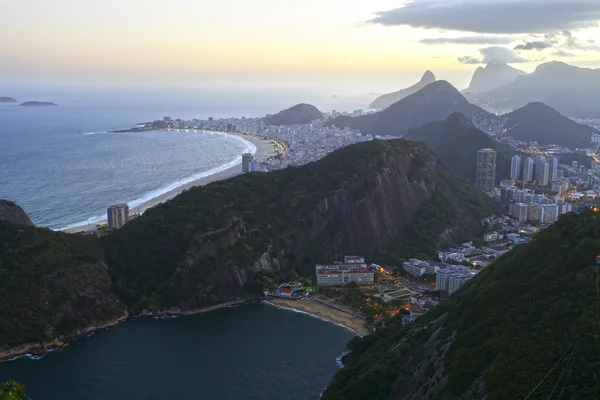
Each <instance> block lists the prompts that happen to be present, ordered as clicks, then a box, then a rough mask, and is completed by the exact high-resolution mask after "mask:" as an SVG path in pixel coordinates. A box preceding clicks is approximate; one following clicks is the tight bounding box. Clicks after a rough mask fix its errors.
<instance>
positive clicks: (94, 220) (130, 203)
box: [56, 131, 257, 231]
mask: <svg viewBox="0 0 600 400" xmlns="http://www.w3.org/2000/svg"><path fill="white" fill-rule="evenodd" d="M198 132H203V131H198ZM96 133H99V132H96ZM104 133H106V132H104ZM210 133H211V134H214V135H217V136H225V137H228V138H230V139H234V140H236V141H238V142H241V143H243V144H245V145H246V148H245V149H244V153H250V154H256V151H257V148H256V146H255V145H254V143H252V142H249V141H247V140H246V139H244V138H242V137H240V136H237V135H229V134H227V133H222V132H210ZM88 134H94V132H91V133H88ZM84 135H86V134H85V133H84ZM241 163H242V156H241V155H240V156H238V157H236V158H234V159H233V160H231V161H229V162H228V163H226V164H223V165H220V166H218V167H216V168H213V169H210V170H208V171H204V172H200V173H198V174H195V175H192V176H189V177H187V178H184V179H181V180H179V181H176V182H174V183H171V184H170V185H168V186H164V187H161V188H159V189H156V190H153V191H150V192H148V193H146V194H145V195H143V196H142V197H139V198H137V199H135V200H132V201H128V202H127V205H128V206H129V208H130V209H131V208H135V207H138V206H139V205H141V204H144V203H146V202H148V201H150V200H152V199H155V198H156V197H159V196H162V195H164V194H166V193H169V192H171V191H173V190H176V189H178V188H180V187H182V186H185V185H187V184H188V183H191V182H194V181H196V180H198V179H202V178H206V177H208V176H210V175H214V174H217V173H219V172H221V171H225V170H227V169H229V168H232V167H235V166H236V165H239V164H241ZM105 219H106V216H104V215H102V216H98V215H95V216H93V217H90V218H88V219H87V220H85V221H83V222H76V223H74V224H70V225H67V226H65V227H62V228H58V229H56V230H57V231H65V230H68V229H73V228H77V227H80V226H85V225H88V224H94V223H98V222H101V221H104V220H105Z"/></svg>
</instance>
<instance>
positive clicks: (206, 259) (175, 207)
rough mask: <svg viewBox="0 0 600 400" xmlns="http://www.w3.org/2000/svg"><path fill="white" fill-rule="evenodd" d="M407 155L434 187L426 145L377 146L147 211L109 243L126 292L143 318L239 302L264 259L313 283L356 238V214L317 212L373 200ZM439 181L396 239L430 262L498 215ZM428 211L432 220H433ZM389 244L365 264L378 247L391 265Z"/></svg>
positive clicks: (218, 186)
mask: <svg viewBox="0 0 600 400" xmlns="http://www.w3.org/2000/svg"><path fill="white" fill-rule="evenodd" d="M402 154H405V155H407V156H409V157H412V159H413V166H412V167H411V171H410V174H409V178H412V179H414V180H415V182H419V181H420V180H421V179H432V177H431V176H429V175H427V176H425V173H426V172H427V171H428V170H427V168H430V166H429V165H428V164H427V163H429V164H431V163H432V162H434V161H433V160H434V158H433V157H432V155H431V153H430V151H429V150H428V149H426V148H425V147H424V146H422V145H419V144H417V143H414V142H407V141H402V140H399V141H375V142H370V143H363V144H359V145H355V146H350V147H348V148H346V149H343V150H340V151H337V152H335V153H333V154H331V155H330V156H328V157H326V158H325V159H323V160H321V161H319V162H316V163H312V164H309V165H307V166H304V167H301V168H288V169H286V170H283V171H279V172H276V173H271V174H246V175H243V176H238V177H236V178H234V179H230V180H227V181H223V182H217V183H214V184H211V185H208V186H206V187H197V188H193V189H191V190H189V191H187V192H186V193H183V194H182V195H180V196H178V197H177V198H175V199H173V200H171V201H169V202H167V203H166V204H164V205H162V206H159V207H156V208H154V209H151V210H148V211H147V212H146V213H145V214H144V217H143V218H140V219H138V220H135V221H134V222H132V223H131V224H129V225H127V226H126V227H125V228H123V229H121V230H120V231H118V232H114V233H113V234H111V235H109V236H108V237H107V238H106V240H105V243H106V247H107V249H108V250H107V253H108V257H109V262H110V264H111V267H112V271H113V275H114V278H115V282H116V286H117V290H118V293H119V294H120V295H121V297H122V298H124V299H125V300H126V302H127V304H128V305H129V306H131V307H134V308H135V309H156V308H164V307H175V306H184V307H188V308H189V307H198V306H205V305H210V304H214V303H217V302H221V301H227V300H232V299H235V297H237V296H238V295H239V293H238V289H239V288H238V286H237V285H236V284H235V281H236V279H237V276H238V275H239V270H240V268H244V267H247V266H252V265H253V264H254V263H255V261H256V260H258V259H259V258H261V256H263V255H265V254H267V255H268V257H270V258H274V259H277V260H278V262H280V266H281V267H282V268H284V269H286V270H290V269H293V270H296V271H297V272H299V273H301V274H306V275H311V274H312V269H313V265H314V264H315V263H316V262H319V261H333V260H334V259H336V258H338V257H340V256H341V255H342V254H340V252H341V251H343V250H342V249H341V248H340V247H339V246H340V239H339V235H340V232H344V230H348V229H354V228H352V226H353V224H355V223H356V221H352V218H354V217H353V216H352V215H351V214H348V215H346V218H347V220H338V217H335V216H334V215H329V214H328V213H331V212H333V211H328V212H325V211H324V210H321V211H316V210H319V209H320V208H319V206H318V204H319V203H323V201H324V199H328V198H329V199H330V200H329V201H334V200H333V197H332V196H335V195H336V193H339V194H340V195H342V194H343V197H344V199H345V200H344V201H345V202H347V203H348V204H349V205H347V206H345V207H348V210H351V209H352V207H353V206H352V204H355V203H356V202H361V200H362V199H364V198H365V197H366V196H369V195H372V194H373V189H374V188H375V187H376V182H377V175H378V174H380V173H381V172H382V171H383V169H384V167H385V166H386V165H388V163H389V160H390V158H397V157H399V156H400V155H402ZM420 160H421V161H420ZM420 162H422V163H423V165H420V164H419V163H420ZM426 164H427V165H426ZM434 164H435V162H434ZM428 173H430V172H428ZM435 174H436V176H435V179H436V180H438V179H439V180H440V181H441V190H440V192H439V193H438V192H437V191H436V192H435V194H434V197H433V198H432V199H433V200H434V206H429V205H428V206H426V207H427V208H425V209H424V210H425V211H424V212H423V213H421V217H420V218H419V219H418V220H417V222H416V224H415V225H414V226H412V228H411V229H412V231H411V234H407V235H402V232H401V231H399V232H398V233H399V235H398V237H405V238H406V243H405V244H403V245H402V251H403V254H405V253H407V252H409V251H415V250H416V248H418V249H419V251H421V252H427V253H429V254H431V253H432V252H433V251H434V250H435V246H437V245H438V239H439V234H441V233H442V232H443V231H444V229H446V228H448V227H450V226H453V222H457V223H458V222H459V220H460V218H466V219H467V223H464V224H463V226H461V229H459V230H458V233H457V236H465V233H473V231H474V230H475V231H476V230H478V229H480V226H479V223H478V221H479V218H481V217H483V216H484V215H488V214H489V213H490V212H491V211H493V207H491V206H489V205H490V203H491V202H490V201H489V200H487V199H485V198H483V197H482V195H480V194H479V193H478V192H477V191H475V190H474V189H473V188H472V187H470V186H469V185H468V184H467V183H466V182H463V181H462V180H461V179H460V178H458V177H456V176H454V175H452V174H449V173H447V172H445V171H442V170H438V169H436V171H435ZM421 175H423V176H421ZM413 185H416V183H414V184H413ZM446 200H448V201H447V202H446ZM323 204H327V202H325V203H323ZM315 207H316V208H315ZM339 207H344V205H340V206H339ZM432 209H435V211H433V210H432ZM426 210H430V211H431V213H430V214H429V215H426V214H425V213H426V212H427V211H426ZM315 212H317V215H315ZM323 212H325V214H323ZM348 212H351V211H348ZM431 218H435V220H434V221H431ZM398 223H400V221H399V222H398ZM324 224H325V225H326V226H324ZM425 225H427V226H425ZM420 229H422V231H419V230H420ZM357 235H358V236H359V237H360V235H361V233H360V232H359V233H358V234H357ZM389 239H392V238H389ZM457 239H462V237H460V238H459V237H457ZM369 240H372V238H369V237H366V238H364V241H365V242H367V241H369ZM354 243H355V244H356V246H358V243H357V242H354ZM388 243H389V241H387V242H381V243H374V244H373V246H372V247H367V248H365V250H364V251H365V252H366V254H365V255H367V256H369V255H376V254H378V252H377V251H376V249H377V248H378V249H381V250H382V251H381V252H380V253H384V254H385V256H386V257H387V258H388V259H389V258H393V257H395V255H394V254H393V253H391V252H389V251H385V247H386V246H387V244H388ZM413 246H414V247H413ZM363 247H364V246H363ZM353 248H354V247H353ZM345 250H346V251H351V249H345ZM370 253H371V254H370ZM198 260H200V261H198Z"/></svg>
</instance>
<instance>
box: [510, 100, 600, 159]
mask: <svg viewBox="0 0 600 400" xmlns="http://www.w3.org/2000/svg"><path fill="white" fill-rule="evenodd" d="M503 118H506V124H505V128H506V130H507V134H508V136H510V137H512V138H514V139H516V140H520V141H523V142H528V141H531V140H535V141H537V142H538V143H540V144H546V145H547V144H558V145H560V146H566V147H569V148H571V149H576V148H581V147H584V146H587V145H588V144H589V143H590V139H591V137H592V135H593V134H600V131H598V130H597V129H594V128H592V127H591V126H587V125H582V124H578V123H577V122H575V121H573V120H572V119H570V118H567V117H565V116H564V115H561V114H560V113H559V112H558V111H556V110H555V109H553V108H552V107H548V106H547V105H545V104H544V103H529V104H527V105H526V106H525V107H522V108H519V109H518V110H515V111H513V112H511V113H508V114H506V115H504V116H503Z"/></svg>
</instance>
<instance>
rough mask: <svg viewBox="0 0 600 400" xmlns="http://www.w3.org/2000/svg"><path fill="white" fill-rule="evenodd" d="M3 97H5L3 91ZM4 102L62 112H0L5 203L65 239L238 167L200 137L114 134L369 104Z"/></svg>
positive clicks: (235, 144)
mask: <svg viewBox="0 0 600 400" xmlns="http://www.w3.org/2000/svg"><path fill="white" fill-rule="evenodd" d="M3 90H6V89H3ZM0 95H6V96H12V97H15V98H17V99H18V100H20V101H28V100H41V101H52V102H55V103H57V104H59V105H58V106H57V107H37V108H27V107H18V106H16V105H13V104H0V199H7V200H13V201H15V202H16V203H17V204H19V205H20V206H22V207H23V208H24V209H25V211H26V212H27V214H28V215H29V216H30V218H31V219H32V221H33V222H34V223H35V224H36V225H38V226H44V227H49V228H52V229H64V228H68V227H72V226H77V225H81V224H83V223H89V222H95V221H99V220H101V219H103V218H105V213H106V207H107V206H109V205H111V204H116V203H128V204H129V205H130V207H133V206H135V205H139V204H140V203H142V202H144V201H147V200H150V199H152V198H153V197H156V196H159V195H160V194H163V193H165V192H168V191H170V190H171V189H174V188H176V187H178V186H180V185H182V184H184V183H186V182H189V181H190V180H193V179H195V178H198V177H200V176H203V175H207V174H210V173H213V172H216V171H218V170H220V169H224V168H225V167H226V166H228V165H232V164H235V163H237V162H239V161H240V160H241V155H242V153H244V152H246V151H248V150H249V147H248V146H249V144H248V143H247V142H244V141H241V140H240V139H239V138H236V137H232V136H227V135H219V134H206V133H194V132H187V133H185V132H179V133H175V132H166V131H164V132H141V133H109V131H113V130H117V129H122V128H130V127H133V126H135V125H136V124H138V123H143V122H147V121H153V120H156V119H162V118H163V117H164V116H170V117H172V118H183V119H192V118H200V119H206V118H208V117H213V118H222V117H241V116H246V117H260V116H264V115H266V114H268V113H275V112H278V111H280V110H282V109H284V108H287V107H290V106H292V105H294V104H296V103H298V102H311V103H313V104H315V105H316V106H317V107H319V108H321V109H322V110H323V111H330V110H332V109H335V108H337V109H348V110H350V109H355V108H360V107H363V106H364V105H365V104H367V101H368V100H364V99H362V98H361V99H358V98H356V97H343V96H342V97H338V96H336V97H332V96H331V95H330V94H329V93H324V92H319V91H314V90H312V89H311V90H301V89H294V90H287V91H286V90H283V89H282V90H278V89H271V90H266V91H265V90H257V89H247V90H238V91H235V90H232V89H229V90H211V91H206V90H205V91H198V92H195V91H184V92H179V93H176V92H151V91H141V92H132V93H127V92H102V91H100V92H90V91H72V92H62V91H61V90H60V89H57V88H54V89H52V90H47V89H45V91H44V92H43V94H40V93H39V92H36V91H32V90H29V91H27V90H22V91H19V90H13V91H11V92H10V93H8V92H6V93H4V92H3V93H0Z"/></svg>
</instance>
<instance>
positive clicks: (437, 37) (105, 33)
mask: <svg viewBox="0 0 600 400" xmlns="http://www.w3.org/2000/svg"><path fill="white" fill-rule="evenodd" d="M599 20H600V0H414V1H410V0H405V1H399V0H369V1H364V0H253V1H248V0H218V1H217V0H169V1H166V0H102V1H98V0H85V1H81V0H52V1H48V0H0V85H2V84H5V85H6V84H47V83H54V84H101V85H135V84H143V85H211V86H217V87H218V86H220V85H257V86H260V85H271V86H277V85H286V84H291V85H293V84H298V85H310V84H313V85H320V84H323V85H334V86H335V85H338V86H342V85H347V86H350V85H355V86H357V87H358V86H360V87H361V90H363V89H362V88H365V90H366V88H368V87H369V88H372V90H374V91H377V90H381V91H385V90H386V89H390V90H391V89H394V90H396V89H399V88H401V87H403V86H406V85H409V84H412V83H414V82H415V81H416V80H418V79H419V78H420V76H421V75H422V74H423V72H424V71H425V70H427V69H429V70H431V71H433V72H434V73H435V74H436V76H437V77H438V79H446V80H448V81H450V82H451V83H453V84H454V85H456V86H457V87H459V88H464V87H466V86H467V85H468V83H469V79H470V77H471V75H472V73H473V70H474V69H475V68H476V67H477V66H479V65H483V63H486V62H489V61H491V60H492V59H496V60H499V61H505V62H509V63H511V65H513V66H514V67H516V68H520V69H523V70H525V71H527V72H531V71H533V70H534V69H535V67H536V66H537V65H538V64H540V63H543V62H547V61H551V60H561V61H565V62H567V63H569V64H573V65H578V66H582V67H592V68H598V67H600V29H599V28H598V21H599Z"/></svg>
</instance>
